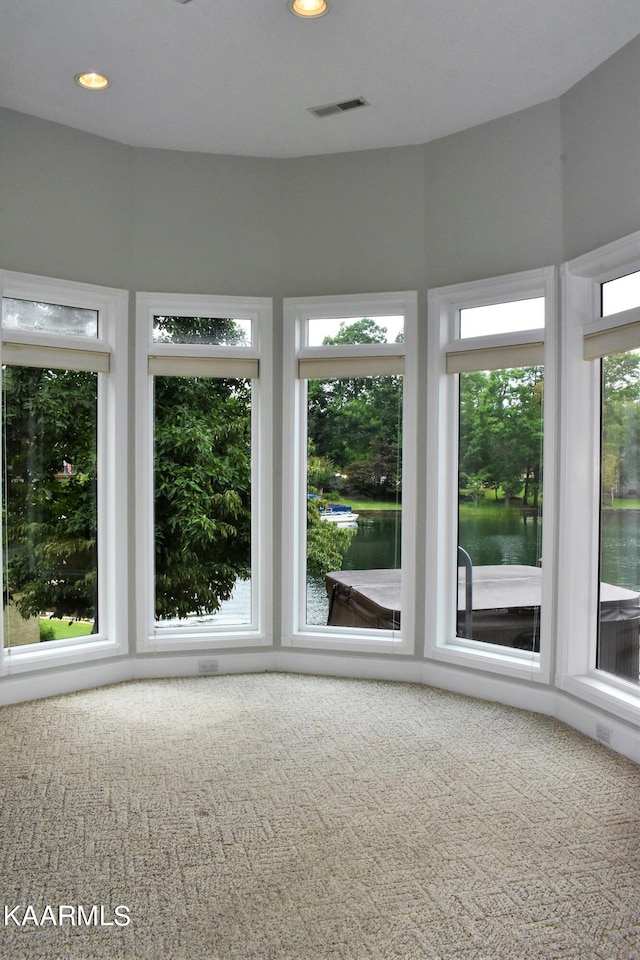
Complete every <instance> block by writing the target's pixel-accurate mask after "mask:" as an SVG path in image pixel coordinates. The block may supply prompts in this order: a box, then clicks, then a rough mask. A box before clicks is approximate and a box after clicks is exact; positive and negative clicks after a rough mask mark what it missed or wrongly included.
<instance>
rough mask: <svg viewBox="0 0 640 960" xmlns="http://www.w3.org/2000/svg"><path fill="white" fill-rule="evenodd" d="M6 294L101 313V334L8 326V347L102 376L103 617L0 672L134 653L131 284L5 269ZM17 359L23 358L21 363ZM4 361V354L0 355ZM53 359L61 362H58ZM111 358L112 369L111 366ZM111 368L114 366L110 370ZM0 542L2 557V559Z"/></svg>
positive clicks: (35, 647) (4, 662)
mask: <svg viewBox="0 0 640 960" xmlns="http://www.w3.org/2000/svg"><path fill="white" fill-rule="evenodd" d="M0 287H1V289H0V296H2V297H10V298H14V299H17V300H34V301H40V302H44V303H59V304H64V305H66V306H71V307H80V308H85V309H89V310H97V311H98V337H97V338H95V337H68V336H53V335H48V334H46V333H40V332H38V333H34V334H33V336H32V335H30V334H29V333H27V332H25V331H19V330H3V331H2V351H3V353H4V351H6V352H7V354H10V355H12V357H13V359H14V361H15V362H21V363H24V364H31V363H35V364H37V365H48V364H49V363H51V364H52V365H58V366H63V365H66V361H67V360H68V364H69V369H71V368H73V367H74V363H75V365H76V368H78V369H93V370H96V371H98V372H99V373H100V376H99V378H98V623H99V625H100V632H99V633H97V634H95V635H92V636H91V637H76V638H71V639H69V640H54V641H49V642H47V643H46V644H37V643H36V644H25V645H24V646H18V647H12V648H9V649H8V650H7V649H5V647H4V640H3V641H2V643H0V675H8V674H15V673H22V672H25V671H30V670H37V669H40V668H43V667H60V666H64V665H66V664H77V663H86V662H88V661H91V660H95V659H100V658H103V657H113V656H115V655H122V654H125V653H127V651H128V624H129V618H128V609H127V591H128V564H127V542H128V539H127V532H128V524H127V514H126V510H125V509H123V504H125V503H126V498H127V484H128V479H127V478H128V468H127V459H128V458H127V456H126V450H127V442H128V440H127V386H128V384H127V347H128V344H127V323H128V303H129V295H128V293H127V291H126V290H115V289H112V288H110V287H99V286H94V285H92V284H83V283H72V282H71V281H63V280H56V279H54V278H51V277H39V276H32V275H30V274H24V273H14V272H12V271H8V270H3V271H0ZM18 357H20V358H21V359H20V360H19V361H18ZM0 359H2V357H0ZM54 361H55V362H54ZM105 364H106V367H105ZM107 370H108V372H107ZM1 549H2V547H1V545H0V558H1Z"/></svg>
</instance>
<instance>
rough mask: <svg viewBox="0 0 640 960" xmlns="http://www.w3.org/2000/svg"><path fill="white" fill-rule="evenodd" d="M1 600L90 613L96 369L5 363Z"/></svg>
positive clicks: (24, 607) (93, 604) (27, 610)
mask: <svg viewBox="0 0 640 960" xmlns="http://www.w3.org/2000/svg"><path fill="white" fill-rule="evenodd" d="M3 400H4V468H5V479H6V483H5V501H4V513H5V523H6V556H5V596H4V600H5V603H6V602H7V601H12V600H13V599H15V602H16V606H17V608H18V610H19V611H20V613H21V614H22V615H23V616H24V617H29V616H34V615H36V614H38V613H40V612H44V611H52V612H53V613H55V615H56V616H59V617H62V616H65V617H66V616H77V617H80V616H82V617H86V618H88V619H95V616H96V609H97V596H96V591H97V559H96V553H97V543H96V530H97V520H96V456H97V446H96V409H97V376H96V374H94V373H86V372H80V371H74V370H47V369H39V368H35V367H13V366H7V367H5V368H4V371H3Z"/></svg>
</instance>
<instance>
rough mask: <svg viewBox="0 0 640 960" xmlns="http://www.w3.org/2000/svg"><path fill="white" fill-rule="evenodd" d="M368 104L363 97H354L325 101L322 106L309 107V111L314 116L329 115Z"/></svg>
mask: <svg viewBox="0 0 640 960" xmlns="http://www.w3.org/2000/svg"><path fill="white" fill-rule="evenodd" d="M368 106H369V104H368V103H367V101H366V100H365V99H364V97H356V98H355V99H354V100H341V101H340V103H327V104H326V105H325V106H324V107H309V113H312V114H313V115H314V117H331V116H333V115H334V114H336V113H346V112H347V110H355V109H356V107H368Z"/></svg>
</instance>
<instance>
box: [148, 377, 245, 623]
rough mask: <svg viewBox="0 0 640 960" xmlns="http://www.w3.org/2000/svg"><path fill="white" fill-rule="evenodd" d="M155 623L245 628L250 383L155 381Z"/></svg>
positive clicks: (193, 379)
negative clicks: (230, 624)
mask: <svg viewBox="0 0 640 960" xmlns="http://www.w3.org/2000/svg"><path fill="white" fill-rule="evenodd" d="M154 515H155V517H154V519H155V526H154V530H155V548H154V549H155V616H156V621H157V624H156V626H157V627H162V626H175V625H176V623H181V624H183V625H186V624H188V625H189V626H191V627H197V626H198V625H202V626H206V625H215V624H217V623H236V624H246V623H250V622H251V589H250V576H251V381H250V380H246V379H236V378H225V379H222V378H219V379H218V378H211V377H170V376H156V377H155V378H154Z"/></svg>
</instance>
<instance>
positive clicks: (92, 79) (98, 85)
mask: <svg viewBox="0 0 640 960" xmlns="http://www.w3.org/2000/svg"><path fill="white" fill-rule="evenodd" d="M76 83H77V84H79V86H81V87H84V89H85V90H105V89H106V88H107V87H108V86H109V80H108V78H107V77H105V76H103V75H102V74H101V73H79V74H77V76H76Z"/></svg>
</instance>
